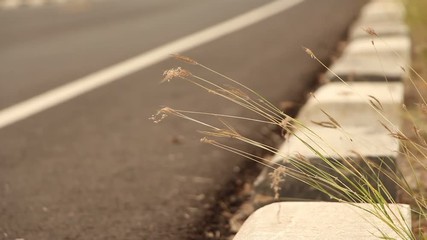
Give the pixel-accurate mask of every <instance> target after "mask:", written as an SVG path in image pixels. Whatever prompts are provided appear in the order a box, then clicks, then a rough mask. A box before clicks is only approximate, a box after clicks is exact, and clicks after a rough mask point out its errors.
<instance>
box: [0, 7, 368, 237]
mask: <svg viewBox="0 0 427 240" xmlns="http://www.w3.org/2000/svg"><path fill="white" fill-rule="evenodd" d="M267 2H270V1H265V0H232V1H231V0H216V1H200V0H185V1H173V0H165V1H155V0H146V1H138V0H121V1H118V0H103V1H89V0H87V1H76V2H75V3H68V2H67V3H63V4H62V5H61V4H59V5H58V4H51V5H41V6H38V7H18V8H13V9H8V10H0V109H4V108H7V107H10V106H14V105H16V104H18V103H20V102H22V101H24V100H27V99H28V98H31V97H33V96H37V95H39V94H42V93H44V92H46V91H48V90H50V89H54V88H56V87H59V86H62V85H64V84H66V83H70V82H73V81H74V80H76V79H78V78H81V77H84V76H86V75H89V74H91V73H93V72H96V71H98V70H101V69H104V68H107V67H109V66H111V65H114V64H116V63H119V62H122V61H124V60H126V59H129V58H131V57H134V56H136V55H138V54H141V53H144V52H146V51H149V50H151V49H153V48H155V47H158V46H161V45H163V44H167V43H169V42H172V41H174V40H176V39H178V38H180V37H184V36H187V35H189V34H192V33H194V32H197V31H200V30H203V29H205V28H207V27H210V26H212V25H215V24H217V23H219V22H222V21H225V20H227V19H230V18H232V17H234V16H237V15H240V14H242V13H245V12H247V11H249V10H251V9H254V8H257V7H259V6H262V5H264V4H266V3H267ZM363 2H364V1H363V0H360V1H355V0H345V1H344V0H325V1H318V0H305V1H302V3H299V4H297V5H296V6H293V7H292V8H290V9H287V10H285V11H283V12H281V13H279V14H277V15H274V16H272V17H270V18H268V19H266V20H263V21H261V22H259V23H255V24H253V25H251V26H249V27H246V28H244V29H242V30H239V31H235V32H233V33H230V34H228V35H226V36H223V37H221V38H219V39H216V40H214V41H211V42H208V43H205V44H202V45H200V46H197V47H195V48H193V49H191V50H189V51H186V52H184V53H183V54H185V55H189V56H191V57H192V58H194V59H197V60H198V61H199V62H202V63H204V64H206V65H208V66H210V67H212V68H214V69H215V70H218V71H220V72H221V73H224V74H226V75H228V76H231V77H233V78H235V79H238V80H239V81H241V82H242V83H244V84H246V85H248V86H250V87H252V88H254V89H257V90H258V91H259V92H260V93H261V94H263V95H265V96H266V97H268V98H269V99H271V100H272V101H273V102H274V103H279V102H280V101H284V100H292V101H301V100H303V99H304V93H305V91H306V90H307V88H308V87H309V86H311V85H312V83H313V81H314V79H315V76H316V75H317V74H318V73H319V71H321V67H320V66H319V65H318V64H317V63H315V62H314V61H313V60H312V59H310V58H309V57H308V56H307V55H306V54H305V53H304V52H303V51H302V49H301V46H306V47H309V48H310V49H312V50H314V51H315V52H316V53H317V55H318V56H319V57H320V58H321V59H325V60H327V59H328V57H329V56H331V54H332V53H333V52H334V49H335V48H336V45H337V43H338V41H339V40H341V39H343V37H344V36H345V35H344V34H345V30H346V28H347V27H348V25H349V23H350V22H351V20H352V19H353V18H354V17H355V16H356V15H357V12H358V9H359V8H360V6H361V5H362V4H363ZM175 65H182V64H181V63H177V62H175V61H172V60H166V61H161V62H160V63H156V64H154V65H153V66H150V67H147V68H143V69H141V70H140V71H138V72H136V73H133V74H130V75H128V76H125V77H122V78H120V79H119V80H118V81H115V82H113V83H111V84H108V85H106V86H103V87H100V88H97V89H95V90H93V91H90V92H88V93H86V94H83V95H81V96H78V97H76V98H73V99H71V100H70V101H67V102H65V103H62V104H59V105H57V106H55V107H52V108H49V109H47V110H45V111H42V112H40V113H38V114H35V115H33V116H30V117H28V118H26V119H24V120H21V121H17V122H15V123H13V124H10V125H8V126H5V127H3V128H1V129H0V239H20V238H21V239H188V238H190V236H192V238H195V239H203V238H204V237H203V236H200V237H197V236H194V229H197V226H198V224H199V223H200V222H201V219H203V217H204V209H205V208H206V207H207V206H209V205H212V202H213V201H214V199H212V198H211V196H215V193H216V192H217V191H218V190H220V189H222V188H224V185H225V184H227V182H228V181H229V179H231V178H232V176H233V175H235V171H234V170H235V169H236V166H239V165H241V164H242V163H243V162H244V161H245V160H244V159H241V158H239V157H236V156H234V155H231V154H229V153H225V152H223V151H221V150H218V149H214V148H212V147H210V146H206V145H202V144H200V143H199V141H198V139H199V138H200V135H199V134H197V133H196V132H195V129H200V128H199V127H198V126H196V125H194V124H192V123H189V122H185V121H182V120H173V119H169V120H167V121H164V122H162V123H161V124H153V123H152V121H150V120H148V118H149V117H150V116H151V114H153V113H155V112H156V110H157V109H159V108H160V107H161V106H164V105H167V106H172V107H177V108H182V109H194V110H206V111H212V112H224V113H233V114H239V113H241V112H242V110H240V109H239V108H238V107H236V106H233V105H231V104H227V103H225V102H223V101H221V100H216V99H215V98H210V97H206V94H205V93H204V92H202V91H200V90H197V89H196V88H194V86H191V85H188V84H185V83H179V82H172V83H169V84H159V82H160V79H161V74H162V73H163V71H164V70H165V69H168V68H170V67H172V66H175ZM0 111H1V110H0ZM239 130H241V131H243V132H248V133H256V132H259V126H257V125H242V126H239ZM255 135H256V134H255ZM176 139H178V141H177V140H176ZM233 169H234V170H233Z"/></svg>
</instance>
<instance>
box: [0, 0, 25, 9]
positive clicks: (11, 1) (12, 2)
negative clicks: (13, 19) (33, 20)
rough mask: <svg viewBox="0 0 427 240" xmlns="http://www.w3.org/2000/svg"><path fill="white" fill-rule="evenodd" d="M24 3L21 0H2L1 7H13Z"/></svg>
mask: <svg viewBox="0 0 427 240" xmlns="http://www.w3.org/2000/svg"><path fill="white" fill-rule="evenodd" d="M20 5H22V1H21V0H5V1H3V2H1V8H3V9H13V8H17V7H19V6H20Z"/></svg>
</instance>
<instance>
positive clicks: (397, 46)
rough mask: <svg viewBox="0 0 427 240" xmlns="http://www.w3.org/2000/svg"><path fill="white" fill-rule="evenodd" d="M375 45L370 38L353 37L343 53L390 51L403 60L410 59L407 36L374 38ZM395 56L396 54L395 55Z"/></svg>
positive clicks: (409, 40) (356, 53)
mask: <svg viewBox="0 0 427 240" xmlns="http://www.w3.org/2000/svg"><path fill="white" fill-rule="evenodd" d="M374 44H375V47H374V46H373V45H372V41H371V40H367V39H355V40H353V41H351V42H350V43H349V44H348V46H347V48H346V49H345V51H344V52H345V54H354V55H364V54H372V53H377V52H378V54H385V53H390V52H391V53H392V54H394V55H396V54H395V53H394V52H396V53H397V54H398V55H399V58H402V59H404V60H409V59H411V55H410V51H411V39H410V38H409V37H408V36H389V37H383V38H381V39H375V40H374ZM396 57H397V56H396Z"/></svg>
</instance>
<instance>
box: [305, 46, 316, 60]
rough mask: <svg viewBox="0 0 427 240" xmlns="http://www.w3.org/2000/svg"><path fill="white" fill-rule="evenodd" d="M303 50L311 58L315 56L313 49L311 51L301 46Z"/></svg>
mask: <svg viewBox="0 0 427 240" xmlns="http://www.w3.org/2000/svg"><path fill="white" fill-rule="evenodd" d="M303 49H304V51H305V52H306V53H307V54H308V55H309V56H310V57H311V58H316V55H314V53H313V51H311V50H310V49H308V48H306V47H303Z"/></svg>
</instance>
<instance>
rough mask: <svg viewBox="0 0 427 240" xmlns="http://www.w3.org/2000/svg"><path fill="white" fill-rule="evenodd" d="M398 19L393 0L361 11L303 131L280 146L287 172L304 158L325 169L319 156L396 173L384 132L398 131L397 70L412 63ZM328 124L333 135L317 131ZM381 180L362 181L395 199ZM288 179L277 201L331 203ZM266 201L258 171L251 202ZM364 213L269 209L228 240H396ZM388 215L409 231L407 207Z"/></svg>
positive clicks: (297, 205)
mask: <svg viewBox="0 0 427 240" xmlns="http://www.w3.org/2000/svg"><path fill="white" fill-rule="evenodd" d="M404 15H405V9H404V6H403V5H402V4H401V2H399V1H397V0H395V1H394V0H373V1H371V2H370V3H368V4H367V5H366V6H365V7H364V8H363V9H362V11H361V14H360V17H359V19H357V21H356V22H355V23H354V25H353V27H352V28H351V30H350V33H349V36H350V39H349V41H350V42H349V44H348V46H347V47H346V48H345V50H344V51H343V53H342V56H341V57H340V58H339V59H338V60H337V61H336V62H335V63H333V64H332V66H331V67H330V68H331V70H332V72H333V73H332V72H328V73H327V74H326V78H327V80H328V83H327V84H325V85H323V86H322V87H320V88H319V89H318V90H317V91H316V92H314V93H313V96H312V97H311V98H310V99H309V100H308V101H307V103H306V104H305V105H304V106H303V108H302V109H301V111H300V113H299V114H298V116H297V120H298V121H299V122H300V123H302V125H303V126H304V127H301V128H297V129H295V130H294V132H293V133H294V134H293V135H291V136H290V137H289V138H288V139H286V141H285V143H284V144H283V145H282V146H281V148H280V149H279V154H278V155H276V156H275V157H274V158H273V161H274V162H277V163H281V164H284V165H285V166H287V167H291V166H288V165H287V164H286V159H288V158H303V159H306V160H308V161H310V163H311V164H314V165H316V166H318V167H320V168H323V167H324V168H325V169H327V166H322V162H324V161H323V160H321V159H320V158H319V155H321V156H323V157H324V158H327V159H334V161H341V160H343V159H347V161H353V162H356V161H359V162H358V163H357V164H356V165H358V166H359V167H360V168H362V169H363V168H364V167H369V166H368V165H369V164H367V166H363V165H364V164H361V163H360V159H361V158H362V159H368V160H369V162H372V163H374V164H377V165H381V166H382V165H384V168H386V170H388V171H394V170H395V161H396V159H397V157H398V152H399V141H398V139H396V138H393V137H392V136H390V130H394V129H396V128H397V127H399V126H400V125H401V114H400V111H401V110H400V109H401V106H402V104H403V95H404V87H403V80H404V79H406V78H407V77H408V76H407V73H406V72H405V71H404V69H405V68H406V67H408V66H409V65H410V56H411V55H410V53H411V41H410V38H409V35H408V34H409V32H408V28H407V26H406V25H405V23H404ZM363 29H364V30H363ZM377 36H380V38H376V37H377ZM342 81H345V82H342ZM331 122H332V123H334V125H335V126H334V127H325V126H324V124H322V123H331ZM335 123H336V124H335ZM396 126H397V127H396ZM319 143H320V144H319ZM308 146H310V147H308ZM313 148H314V149H313ZM315 151H316V152H317V153H315ZM336 159H338V160H336ZM340 159H341V160H340ZM325 171H326V170H325ZM382 173H383V172H382V171H379V172H378V174H374V176H370V175H369V176H367V177H368V178H369V179H372V180H373V182H374V183H373V185H374V186H375V179H379V180H382V182H383V184H384V186H385V187H386V188H387V190H388V191H389V192H390V194H391V197H392V198H393V199H394V198H395V196H396V195H395V194H396V191H395V186H394V183H393V181H392V180H389V179H388V178H387V177H385V176H384V175H382ZM331 174H332V173H331ZM288 178H289V177H285V181H284V182H283V184H282V185H281V190H280V197H281V198H282V199H283V200H284V199H292V198H294V199H295V198H304V199H312V200H316V201H317V200H329V199H330V198H329V197H328V196H327V195H326V194H322V193H320V192H318V191H316V190H314V189H313V188H311V187H309V186H306V185H303V184H301V183H298V182H296V181H295V180H292V179H290V178H289V179H288ZM337 179H340V178H337ZM273 195H274V193H273V190H272V189H271V188H270V178H269V171H268V170H267V169H265V170H264V171H263V172H262V173H261V175H260V176H259V177H258V179H257V181H256V182H255V197H254V198H255V200H254V202H256V199H260V198H264V199H265V197H267V196H273ZM270 199H271V198H270ZM264 203H265V202H264ZM260 205H262V204H260ZM371 206H372V204H366V203H355V204H344V203H332V202H329V203H325V202H281V203H274V204H270V205H268V206H266V207H263V208H261V209H259V210H257V211H256V212H255V213H254V214H252V215H251V217H250V218H249V219H248V220H247V221H246V222H245V223H244V224H243V226H242V228H241V230H240V231H239V232H238V233H237V235H236V236H235V238H234V239H235V240H243V239H245V240H250V239H257V240H264V239H276V238H277V239H279V238H280V239H377V238H378V237H379V235H378V234H375V233H376V232H377V233H378V230H381V231H382V232H383V233H385V234H386V235H387V236H392V237H395V238H396V239H401V238H399V236H395V233H394V231H393V230H392V229H391V228H390V227H389V226H386V225H385V224H381V223H378V224H377V222H378V218H377V217H374V216H373V215H372V214H366V213H365V214H363V211H360V208H364V209H366V208H370V207H371ZM258 207H259V206H258ZM388 208H389V210H390V211H392V212H393V211H400V212H401V214H402V215H401V216H400V217H401V219H399V221H402V223H403V222H404V224H405V225H406V226H408V227H410V226H411V214H410V209H409V206H408V205H402V204H388ZM310 209H311V210H310ZM372 223H374V224H372Z"/></svg>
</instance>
